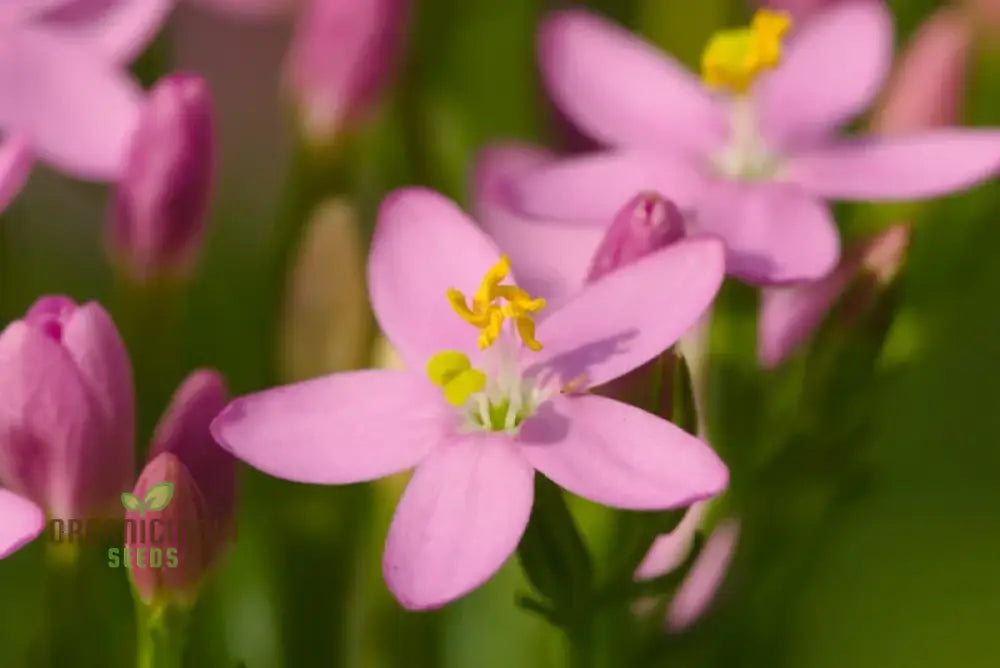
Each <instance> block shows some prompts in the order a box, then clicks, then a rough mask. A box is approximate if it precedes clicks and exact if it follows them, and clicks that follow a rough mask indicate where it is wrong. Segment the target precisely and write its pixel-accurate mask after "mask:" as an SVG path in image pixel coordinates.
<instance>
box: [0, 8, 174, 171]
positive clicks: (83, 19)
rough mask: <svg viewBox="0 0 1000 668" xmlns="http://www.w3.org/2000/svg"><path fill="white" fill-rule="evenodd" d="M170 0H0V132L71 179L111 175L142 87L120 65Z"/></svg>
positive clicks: (134, 51) (136, 48)
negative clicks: (18, 139) (26, 146)
mask: <svg viewBox="0 0 1000 668" xmlns="http://www.w3.org/2000/svg"><path fill="white" fill-rule="evenodd" d="M172 4H173V3H172V1H171V0H34V1H24V0H3V1H2V2H0V131H2V132H3V133H5V134H6V135H7V136H8V139H9V138H10V137H19V138H23V139H22V140H23V141H25V142H26V143H27V145H28V146H30V147H31V152H32V154H33V155H34V156H35V157H37V158H38V159H39V160H42V161H44V162H47V163H49V164H51V165H53V166H54V167H56V168H58V169H60V170H62V171H64V172H66V173H67V174H70V175H72V176H75V177H78V178H83V179H93V180H99V181H103V180H113V179H114V178H116V177H117V176H118V174H119V172H120V170H121V166H122V160H123V158H124V155H125V149H126V145H127V143H128V139H129V137H130V136H131V133H132V130H133V129H134V127H135V125H136V119H137V113H138V105H139V100H140V98H141V90H140V88H139V86H138V84H137V83H136V82H135V81H134V79H133V78H132V76H131V75H130V74H129V73H128V71H127V70H126V69H125V67H124V65H126V64H127V63H128V62H129V61H130V60H132V59H133V58H134V57H135V56H136V55H138V53H139V51H141V49H142V47H143V46H145V44H146V43H147V42H148V41H149V40H150V39H151V38H152V36H153V34H154V33H155V31H156V29H157V28H158V27H159V25H160V23H162V21H163V19H164V18H165V16H166V14H167V12H168V11H169V9H170V7H171V5H172Z"/></svg>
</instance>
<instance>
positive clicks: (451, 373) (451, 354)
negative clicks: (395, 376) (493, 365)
mask: <svg viewBox="0 0 1000 668" xmlns="http://www.w3.org/2000/svg"><path fill="white" fill-rule="evenodd" d="M427 377H428V378H430V380H431V382H432V383H434V384H435V385H437V386H439V387H441V388H442V389H444V398H445V399H446V400H447V401H448V403H450V404H451V405H452V406H461V405H462V404H464V403H465V402H466V401H467V400H468V398H469V397H470V396H471V395H473V394H475V393H476V392H482V390H483V388H484V387H486V374H484V373H483V372H482V371H480V370H479V369H473V368H472V364H471V363H470V362H469V358H468V357H467V356H466V355H465V354H463V353H460V352H458V351H457V350H445V351H442V352H440V353H437V354H436V355H434V356H433V357H431V358H430V360H429V361H428V362H427Z"/></svg>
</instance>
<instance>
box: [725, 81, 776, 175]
mask: <svg viewBox="0 0 1000 668" xmlns="http://www.w3.org/2000/svg"><path fill="white" fill-rule="evenodd" d="M730 100H731V104H730V112H729V144H728V146H726V147H725V148H724V149H723V150H722V151H720V152H719V153H716V154H715V155H713V156H711V162H712V166H713V167H714V168H715V171H716V172H717V173H718V174H719V175H720V176H723V177H725V178H729V179H734V180H738V181H761V180H771V179H774V178H776V177H777V176H778V174H779V172H780V167H781V165H780V158H779V156H777V155H776V154H775V153H774V152H773V151H771V149H770V148H769V147H768V146H767V142H765V140H764V136H763V134H762V133H761V129H760V120H759V118H758V116H757V110H756V108H755V106H754V101H753V98H752V97H751V96H750V95H734V96H733V97H732V98H730Z"/></svg>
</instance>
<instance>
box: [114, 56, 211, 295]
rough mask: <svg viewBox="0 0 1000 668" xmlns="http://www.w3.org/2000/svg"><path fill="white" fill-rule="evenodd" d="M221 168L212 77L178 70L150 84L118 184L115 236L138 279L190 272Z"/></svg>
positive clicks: (117, 246)
mask: <svg viewBox="0 0 1000 668" xmlns="http://www.w3.org/2000/svg"><path fill="white" fill-rule="evenodd" d="M214 170H215V122H214V120H213V111H212V102H211V97H210V94H209V91H208V86H207V84H206V83H205V81H204V80H203V79H202V78H201V77H199V76H196V75H192V74H173V75H170V76H168V77H165V78H163V79H161V80H160V81H159V82H158V83H157V84H156V86H154V88H153V90H152V91H150V93H149V96H148V98H147V99H146V102H145V105H144V107H143V109H142V111H141V114H140V119H139V125H138V128H137V129H136V131H135V134H134V135H133V136H132V143H131V145H130V147H129V151H128V155H127V158H126V162H125V169H124V172H123V174H124V175H123V177H122V180H121V181H120V182H119V184H118V186H117V189H116V190H115V200H114V209H113V214H112V216H111V225H110V234H109V236H110V242H111V245H112V247H113V249H114V252H115V253H116V254H117V255H118V256H119V258H120V261H122V262H123V263H124V264H125V266H126V268H127V270H128V271H129V273H130V274H131V276H132V277H133V278H134V279H135V280H138V281H145V280H148V279H150V278H153V277H156V276H162V275H184V274H185V273H186V272H187V271H188V270H189V268H190V264H191V263H192V261H193V260H194V257H195V255H196V254H197V251H198V250H199V248H200V247H201V241H202V237H203V233H204V228H205V217H206V214H207V212H208V204H209V197H210V194H211V190H212V180H213V174H214Z"/></svg>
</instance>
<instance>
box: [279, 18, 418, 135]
mask: <svg viewBox="0 0 1000 668" xmlns="http://www.w3.org/2000/svg"><path fill="white" fill-rule="evenodd" d="M408 10H409V2H408V0H366V1H365V2H358V1H357V0H312V1H311V2H310V3H309V4H308V5H307V6H306V7H305V9H304V10H303V11H302V13H301V15H300V16H299V20H298V24H297V26H296V29H295V33H294V35H293V38H292V45H291V49H290V51H289V54H288V62H287V77H288V85H289V87H290V88H291V92H292V95H293V96H294V98H295V100H296V102H297V104H298V105H299V110H298V111H299V113H300V115H301V122H302V125H303V130H304V132H305V135H306V137H307V138H308V139H309V140H310V141H312V142H315V143H326V142H329V141H330V140H332V139H333V138H334V137H336V136H337V135H338V134H339V133H340V132H341V131H342V130H343V129H344V126H345V125H349V124H350V123H352V122H356V121H358V120H360V119H363V118H364V117H365V116H366V115H367V114H368V113H369V112H370V111H371V108H372V107H373V106H374V104H375V103H376V102H377V101H378V98H379V95H380V93H381V92H382V89H383V88H384V87H385V85H386V83H387V82H388V80H389V79H390V78H391V76H392V74H393V71H394V69H395V64H396V61H397V59H398V56H399V52H400V50H401V43H402V41H403V39H404V31H405V28H406V24H407V16H408V13H409V11H408Z"/></svg>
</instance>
